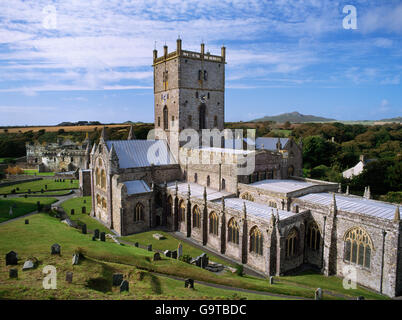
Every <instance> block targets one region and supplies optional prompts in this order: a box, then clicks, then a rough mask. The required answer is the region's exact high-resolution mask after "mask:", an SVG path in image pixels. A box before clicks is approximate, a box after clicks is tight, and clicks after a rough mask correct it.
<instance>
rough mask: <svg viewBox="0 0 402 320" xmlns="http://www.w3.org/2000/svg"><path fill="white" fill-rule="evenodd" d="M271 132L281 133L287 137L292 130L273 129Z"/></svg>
mask: <svg viewBox="0 0 402 320" xmlns="http://www.w3.org/2000/svg"><path fill="white" fill-rule="evenodd" d="M271 132H273V133H275V134H283V135H284V136H285V137H289V135H290V134H291V133H292V130H286V129H273V130H272V131H271Z"/></svg>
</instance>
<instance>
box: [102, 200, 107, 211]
mask: <svg viewBox="0 0 402 320" xmlns="http://www.w3.org/2000/svg"><path fill="white" fill-rule="evenodd" d="M106 207H107V204H106V200H105V198H102V209H106Z"/></svg>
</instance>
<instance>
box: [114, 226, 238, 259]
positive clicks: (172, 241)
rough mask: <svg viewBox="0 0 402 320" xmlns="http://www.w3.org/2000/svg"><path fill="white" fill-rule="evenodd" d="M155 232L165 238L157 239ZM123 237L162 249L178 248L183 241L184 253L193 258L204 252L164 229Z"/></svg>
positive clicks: (210, 256) (213, 257)
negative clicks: (154, 235)
mask: <svg viewBox="0 0 402 320" xmlns="http://www.w3.org/2000/svg"><path fill="white" fill-rule="evenodd" d="M154 233H159V234H163V235H164V236H165V239H163V240H157V239H155V238H154V237H153V236H152V235H153V234H154ZM121 239H122V240H126V241H130V242H133V243H135V242H138V243H140V244H142V245H148V244H152V248H153V249H156V250H162V251H165V250H172V251H173V250H176V249H177V246H178V245H179V243H180V242H181V244H182V245H183V254H188V255H190V256H192V257H193V258H195V257H197V256H199V255H200V254H202V253H203V252H204V251H202V250H201V249H198V248H196V247H194V246H192V245H190V244H187V243H186V242H183V241H179V240H177V239H176V238H174V237H173V236H171V235H170V234H169V233H167V232H163V231H159V230H155V231H148V232H142V233H137V234H134V235H131V236H126V237H121ZM208 256H209V258H210V260H212V261H214V262H217V263H222V264H225V265H230V266H233V264H229V263H227V262H225V261H223V260H222V259H220V258H219V257H217V256H212V255H210V254H208Z"/></svg>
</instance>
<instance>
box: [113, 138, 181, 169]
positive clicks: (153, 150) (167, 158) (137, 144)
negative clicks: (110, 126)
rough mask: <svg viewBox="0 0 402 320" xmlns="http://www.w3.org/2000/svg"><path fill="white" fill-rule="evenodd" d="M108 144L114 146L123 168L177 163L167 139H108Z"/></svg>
mask: <svg viewBox="0 0 402 320" xmlns="http://www.w3.org/2000/svg"><path fill="white" fill-rule="evenodd" d="M106 145H107V147H108V149H109V150H110V149H111V147H112V145H113V146H114V149H115V151H116V154H117V157H118V158H119V166H120V168H122V169H126V168H136V167H148V166H150V165H151V164H154V165H170V164H176V163H177V162H176V159H175V158H174V157H173V155H172V153H171V152H170V150H169V146H168V145H167V143H166V141H165V140H108V141H106Z"/></svg>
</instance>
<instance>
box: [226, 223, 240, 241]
mask: <svg viewBox="0 0 402 320" xmlns="http://www.w3.org/2000/svg"><path fill="white" fill-rule="evenodd" d="M228 242H232V243H234V244H239V225H238V224H237V222H236V220H235V219H234V218H232V219H230V220H229V223H228Z"/></svg>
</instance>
